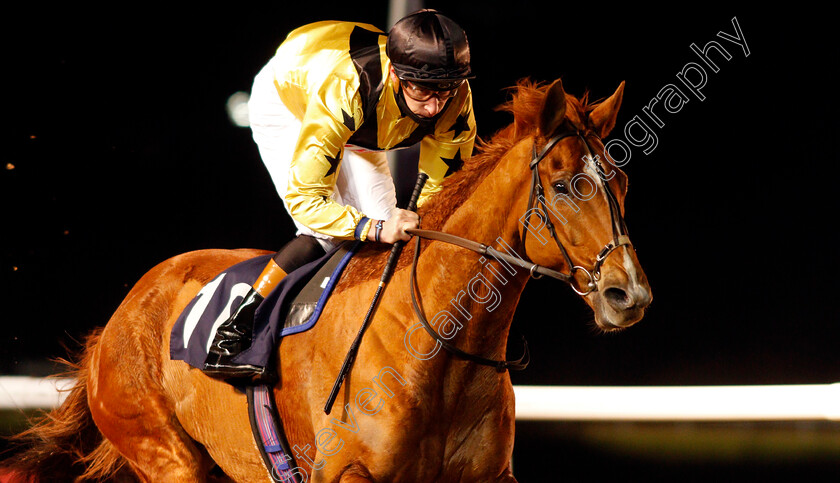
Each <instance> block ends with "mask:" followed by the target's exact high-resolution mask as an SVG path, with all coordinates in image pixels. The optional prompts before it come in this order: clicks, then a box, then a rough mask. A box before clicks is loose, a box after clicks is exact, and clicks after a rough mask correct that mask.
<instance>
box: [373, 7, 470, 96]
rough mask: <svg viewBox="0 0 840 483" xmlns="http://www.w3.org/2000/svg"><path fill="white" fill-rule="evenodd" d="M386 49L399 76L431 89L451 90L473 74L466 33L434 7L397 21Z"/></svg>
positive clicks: (390, 33)
mask: <svg viewBox="0 0 840 483" xmlns="http://www.w3.org/2000/svg"><path fill="white" fill-rule="evenodd" d="M385 52H386V54H387V55H388V58H389V59H391V65H393V66H394V72H396V74H397V77H398V78H400V79H401V80H407V81H412V82H416V83H418V84H420V85H422V86H424V87H427V88H430V89H435V90H441V91H445V90H449V89H454V88H455V87H458V86H459V85H460V84H461V83H462V82H463V81H464V79H472V78H474V77H475V76H473V75H472V71H471V70H470V45H469V42H467V34H466V33H464V30H463V29H461V27H459V26H458V24H456V23H455V22H453V21H452V19H450V18H449V17H446V16H444V15H441V14H440V13H438V12H437V11H435V10H430V9H426V10H419V11H417V12H414V13H412V14H411V15H408V16H407V17H404V18H402V19H401V20H400V21H399V22H397V23H396V24H395V25H394V26H393V27H392V28H391V31H390V32H388V43H387V45H386V48H385Z"/></svg>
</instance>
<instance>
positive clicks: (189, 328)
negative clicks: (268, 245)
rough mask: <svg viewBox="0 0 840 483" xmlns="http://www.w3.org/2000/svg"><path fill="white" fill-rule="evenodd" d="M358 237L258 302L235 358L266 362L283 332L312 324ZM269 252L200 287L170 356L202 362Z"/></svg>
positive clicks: (175, 335) (178, 323)
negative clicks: (248, 340) (247, 336)
mask: <svg viewBox="0 0 840 483" xmlns="http://www.w3.org/2000/svg"><path fill="white" fill-rule="evenodd" d="M359 243H360V242H357V241H351V242H345V243H343V244H341V245H339V246H337V247H336V248H334V249H332V250H331V251H329V252H328V253H327V254H325V255H324V256H323V257H321V258H319V259H317V260H314V261H312V262H310V263H307V264H306V265H303V266H302V267H300V268H299V269H297V270H295V271H293V272H291V273H289V274H288V275H287V276H286V277H285V278H284V279H283V280H282V281H281V282H280V283H279V284H278V285H277V287H275V288H274V290H273V291H272V292H271V293H270V294H268V296H267V297H266V298H265V300H263V302H262V303H261V304H260V306H259V307H258V308H257V310H256V313H255V314H254V334H253V338H252V340H251V346H250V347H249V348H247V349H245V350H244V351H242V353H240V354H239V355H238V356H237V358H236V359H235V361H236V362H239V363H243V364H253V365H258V366H268V365H269V364H270V363H271V362H272V357H273V355H274V352H275V349H276V348H277V344H279V342H280V339H281V338H282V337H284V336H287V335H292V334H297V333H300V332H303V331H306V330H309V329H311V328H312V327H313V326H314V325H315V323H316V322H317V321H318V319H319V318H320V315H321V312H322V310H323V308H324V306H325V305H326V302H327V300H328V298H329V296H330V294H331V293H332V290H333V288H334V287H335V284H336V283H337V282H338V280H339V278H340V277H341V273H342V272H343V270H344V267H345V266H346V265H347V263H348V262H349V261H350V258H351V257H352V256H353V255H354V254H355V253H356V250H357V249H358V247H359ZM271 256H272V255H263V256H259V257H256V258H252V259H249V260H245V261H244V262H240V263H238V264H236V265H234V266H232V267H230V268H228V269H227V270H225V271H224V272H222V273H220V274H218V275H217V276H216V277H215V278H214V279H213V280H211V281H210V282H208V283H207V284H206V285H205V286H204V287H203V288H202V289H201V290H200V291H199V292H198V294H197V295H196V296H195V297H194V298H193V300H192V301H190V303H189V304H188V305H187V306H186V307H185V308H184V310H183V312H182V313H181V315H180V316H179V317H178V320H177V321H176V322H175V325H174V326H173V327H172V332H171V334H170V343H169V356H170V358H171V359H173V360H181V361H184V362H186V363H187V364H189V365H191V366H192V367H196V368H198V369H203V368H204V361H205V359H206V358H207V352H208V349H209V347H210V344H212V342H213V337H214V335H215V333H216V328H217V327H218V326H219V325H220V324H221V323H222V322H224V321H225V320H227V319H228V318H229V317H230V315H231V313H232V311H233V310H235V309H236V307H237V306H238V305H239V302H240V301H241V300H242V298H243V297H244V296H245V294H246V293H247V292H248V290H249V289H250V287H251V286H252V284H253V283H254V281H255V280H256V279H257V277H258V276H259V274H260V272H261V271H262V269H263V267H265V264H266V263H267V262H268V259H269V258H271Z"/></svg>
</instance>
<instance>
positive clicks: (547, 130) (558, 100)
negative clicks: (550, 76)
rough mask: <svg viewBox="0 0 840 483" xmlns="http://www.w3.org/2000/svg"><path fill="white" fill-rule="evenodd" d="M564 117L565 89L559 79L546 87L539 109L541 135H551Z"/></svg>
mask: <svg viewBox="0 0 840 483" xmlns="http://www.w3.org/2000/svg"><path fill="white" fill-rule="evenodd" d="M565 118H566V91H564V90H563V82H561V81H560V79H557V80H556V81H554V83H552V84H551V86H549V88H548V92H546V95H545V101H544V102H543V106H542V111H540V132H541V133H542V135H543V136H546V137H548V136H551V135H552V134H553V133H554V131H556V130H557V128H558V127H560V125H561V124H563V119H565Z"/></svg>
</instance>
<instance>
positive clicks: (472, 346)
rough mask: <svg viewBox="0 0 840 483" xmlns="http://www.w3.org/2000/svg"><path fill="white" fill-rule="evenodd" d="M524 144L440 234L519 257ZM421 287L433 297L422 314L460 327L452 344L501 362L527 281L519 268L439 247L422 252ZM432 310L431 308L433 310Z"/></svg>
mask: <svg viewBox="0 0 840 483" xmlns="http://www.w3.org/2000/svg"><path fill="white" fill-rule="evenodd" d="M529 146H530V144H529V143H527V142H524V143H520V144H519V145H517V146H514V147H513V148H512V149H511V150H510V151H509V152H508V153H507V154H506V155H505V156H504V157H503V158H502V159H501V160H499V163H498V164H497V165H496V167H495V168H494V169H493V171H492V172H491V173H489V174H488V175H487V176H486V177H485V178H484V179H483V180H482V181H481V182H480V184H479V185H478V186H477V187H476V188H475V191H474V192H473V193H472V194H471V195H470V197H469V199H468V200H466V201H465V202H464V203H463V204H462V205H461V206H460V207H459V208H458V209H457V210H456V211H455V213H453V214H452V215H451V216H450V217H449V219H448V220H447V222H446V223H445V225H444V227H443V231H445V232H447V233H452V234H454V235H458V236H461V237H464V238H467V239H470V240H473V241H477V242H480V243H483V244H485V245H488V246H492V247H494V248H496V249H500V250H505V251H510V252H511V254H513V253H514V252H517V253H521V252H522V250H521V249H520V236H519V230H518V225H519V221H518V220H519V218H520V217H521V216H522V214H524V212H525V209H526V206H525V205H526V204H527V199H528V193H529V191H528V188H529V187H530V172H529V171H528V169H527V159H528V157H527V156H528V153H529V149H530V147H529ZM424 258H425V263H423V265H426V267H425V269H424V270H422V271H421V272H420V273H422V274H425V277H424V278H425V279H426V280H425V283H422V282H423V281H421V285H425V286H426V287H427V289H428V290H431V291H432V293H434V294H436V297H435V299H436V300H429V301H428V302H430V304H429V305H430V307H429V308H428V309H426V310H427V312H428V313H427V315H428V316H429V318H430V320H431V316H432V315H433V314H440V313H441V312H440V311H443V310H445V311H447V312H448V313H449V314H451V315H452V316H454V318H456V319H457V320H458V322H459V323H460V324H462V325H463V327H462V328H460V329H459V330H458V334H456V335H455V336H454V337H453V341H454V343H455V345H457V346H458V347H459V348H461V349H463V350H466V351H468V352H473V353H477V354H480V355H483V356H486V357H494V358H504V357H505V346H506V341H507V335H508V331H509V329H510V323H511V321H512V318H513V313H514V311H515V309H516V305H517V303H518V302H519V296H520V295H521V293H522V290H523V288H524V286H525V283H526V282H527V280H528V274H527V272H525V271H524V270H523V269H522V268H519V267H515V266H511V265H507V266H504V265H502V264H501V263H500V262H498V261H496V260H487V259H486V258H485V257H481V256H480V255H478V254H474V253H471V252H468V251H466V250H464V249H462V248H456V247H453V246H451V245H446V244H443V243H436V244H434V245H432V246H430V247H429V249H428V250H426V251H425V252H424ZM431 310H434V312H432V311H431Z"/></svg>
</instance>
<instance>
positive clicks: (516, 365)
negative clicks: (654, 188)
mask: <svg viewBox="0 0 840 483" xmlns="http://www.w3.org/2000/svg"><path fill="white" fill-rule="evenodd" d="M571 136H577V137H578V138H580V139H581V141H583V145H584V147H585V149H586V152H587V156H588V159H589V160H590V161H589V162H591V163H592V164H593V165H594V167H595V169H596V170H597V171H598V176H599V177H600V178H601V179H602V180H603V183H601V185H602V186H603V187H604V191H605V194H606V197H607V203H608V205H609V208H610V224H611V228H612V240H611V241H609V242H608V243H607V244H606V245H604V247H603V248H602V249H601V250H600V251H599V252H598V254H597V255H596V257H595V264H594V266H593V267H592V270H591V271H590V270H587V269H586V268H584V267H583V266H580V265H575V264H574V263H573V262H572V259H571V257H570V256H569V253H568V251H567V250H566V247H565V246H563V243H562V242H561V241H560V239H559V237H558V235H557V230H556V229H555V227H554V223H552V221H551V216H550V215H549V213H550V212H551V211H550V210H549V209H548V206H547V205H546V200H545V196H544V193H545V190H544V189H543V187H542V183H541V182H540V175H539V164H540V161H542V160H543V159H544V158H545V157H546V156H547V155H548V153H549V152H551V150H552V149H553V148H554V147H555V146H556V145H557V143H559V142H560V141H561V140H563V139H565V138H568V137H571ZM529 168H530V169H531V173H532V175H531V193H530V196H529V199H528V206H527V208H526V212H525V213H526V215H525V218H524V220H523V229H522V235H521V238H522V247H523V251H524V250H525V238H526V237H527V235H528V227H529V226H530V219H531V215H532V214H533V213H534V212H536V211H537V210H535V208H536V206H537V204H539V209H541V210H542V212H543V214H544V215H545V218H544V223H545V226H546V227H547V228H548V230H549V233H551V236H552V238H554V241H555V242H556V243H557V247H558V248H559V249H560V253H561V254H562V255H563V259H564V261H565V262H566V265H567V266H568V267H569V272H568V273H563V272H559V271H556V270H552V269H550V268H547V267H544V266H541V265H537V264H536V263H532V262H529V261H527V258H528V256H527V255H528V254H527V251H526V252H525V259H522V258H519V257H516V256H512V255H509V254H508V253H505V252H502V251H499V250H496V249H495V248H493V247H490V246H487V245H484V244H483V243H478V242H475V241H472V240H468V239H466V238H462V237H459V236H456V235H452V234H449V233H443V232H439V231H433V230H422V229H409V230H406V232H407V233H409V234H411V235H415V236H417V237H418V238H426V239H429V240H437V241H443V242H446V243H450V244H453V245H457V246H460V247H462V248H466V249H468V250H472V251H474V252H476V253H479V254H481V255H485V256H490V257H493V258H496V259H497V260H503V261H505V262H507V263H509V264H513V265H516V266H518V267H521V268H524V269H526V270H528V273H529V276H530V277H531V278H534V279H538V278H542V277H543V276H548V277H551V278H554V279H557V280H561V281H563V282H565V283H568V284H569V286H571V287H572V290H574V291H575V292H576V293H577V294H579V295H581V296H584V295H588V294H590V293H592V292H595V291H597V290H598V285H597V282H598V280H599V279H600V277H601V266H602V265H603V263H604V261H605V260H606V259H607V257H608V256H609V255H610V253H612V252H613V251H614V250H615V249H616V248H618V247H620V246H630V245H631V243H630V238H629V237H628V235H627V225H626V224H625V222H624V217H623V216H621V208H620V206H619V204H618V199H617V198H616V197H615V194H614V193H613V192H612V189H610V186H609V182H608V181H607V180H606V172H605V170H604V167H603V166H602V165H601V163H600V160H599V158H597V157H593V156H592V149H591V146H590V145H589V142H588V141H587V140H586V136H584V134H583V133H581V132H580V131H579V130H577V129H569V130H566V131H563V132H561V133H559V134H556V135H554V136H553V137H551V138H550V139H549V140H548V142H547V143H546V144H545V146H543V148H542V150H540V151H539V152H537V145H536V142H535V143H534V155H533V158H532V159H531V162H530V163H529ZM529 213H530V214H529ZM419 258H420V240H419V239H418V240H417V243H416V245H415V248H414V259H413V261H412V265H411V277H410V291H411V302H412V305H413V307H414V313H415V314H416V315H417V318H418V319H419V320H420V324H421V325H422V326H423V328H424V329H425V330H426V332H428V334H429V335H430V336H431V337H432V338H433V339H435V340H436V341H437V342H438V343H439V344H441V346H442V347H443V348H444V349H445V350H446V351H447V352H450V353H451V354H453V355H454V356H456V357H458V358H461V359H465V360H468V361H472V362H475V363H478V364H481V365H486V366H491V367H495V368H496V370H498V371H499V372H503V371H505V370H508V369H510V370H522V369H525V367H527V366H528V362H529V359H530V355H529V352H528V343H527V342H526V341H525V339H524V337H523V339H522V341H523V344H524V354H523V355H522V357H520V358H519V359H517V360H515V361H506V360H495V359H489V358H486V357H482V356H479V355H476V354H471V353H469V352H465V351H463V350H461V349H459V348H457V347H455V346H454V345H452V344H451V343H450V342H449V341H448V340H447V339H444V338H443V337H441V336H440V335H439V334H438V333H437V331H436V330H435V329H434V328H433V327H432V326H431V324H429V321H428V320H426V317H425V315H424V314H423V310H422V309H421V308H420V305H419V304H418V302H417V294H418V293H419V288H418V286H417V263H418V260H419ZM578 271H582V272H583V273H584V274H585V275H586V276H587V277H588V279H589V281H588V282H587V284H586V288H585V289H583V290H581V289H579V288H578V287H577V286H576V279H575V273H576V272H578Z"/></svg>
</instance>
